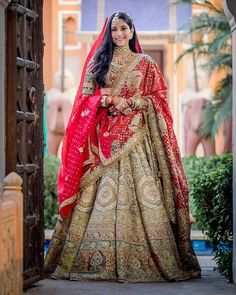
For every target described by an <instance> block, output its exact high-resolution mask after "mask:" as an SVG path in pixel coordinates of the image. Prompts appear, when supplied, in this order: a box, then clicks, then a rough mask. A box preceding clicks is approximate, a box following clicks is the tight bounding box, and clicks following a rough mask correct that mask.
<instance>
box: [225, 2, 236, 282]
mask: <svg viewBox="0 0 236 295" xmlns="http://www.w3.org/2000/svg"><path fill="white" fill-rule="evenodd" d="M223 4H224V11H225V15H226V16H227V18H228V21H229V24H230V27H231V30H232V58H233V109H232V114H233V136H232V138H233V159H234V160H233V161H234V163H233V236H234V241H233V281H234V283H235V284H236V2H235V0H223Z"/></svg>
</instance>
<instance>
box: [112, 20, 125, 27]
mask: <svg viewBox="0 0 236 295" xmlns="http://www.w3.org/2000/svg"><path fill="white" fill-rule="evenodd" d="M122 26H128V24H127V23H126V22H125V21H124V20H123V19H122V18H119V19H117V20H116V21H115V22H113V21H112V23H111V27H112V28H114V27H122Z"/></svg>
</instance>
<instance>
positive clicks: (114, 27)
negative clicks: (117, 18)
mask: <svg viewBox="0 0 236 295" xmlns="http://www.w3.org/2000/svg"><path fill="white" fill-rule="evenodd" d="M127 27H128V25H121V28H127ZM111 28H112V29H116V28H117V26H111Z"/></svg>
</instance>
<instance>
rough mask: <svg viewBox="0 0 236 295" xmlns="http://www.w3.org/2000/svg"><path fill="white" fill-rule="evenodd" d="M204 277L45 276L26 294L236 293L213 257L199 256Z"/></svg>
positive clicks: (174, 294)
mask: <svg viewBox="0 0 236 295" xmlns="http://www.w3.org/2000/svg"><path fill="white" fill-rule="evenodd" d="M198 259H199V262H200V265H201V267H202V278H201V279H192V280H188V281H184V282H177V283H129V284H121V283H112V282H74V281H66V280H62V281H56V280H44V281H41V282H39V283H37V284H35V285H34V286H33V287H31V288H30V289H28V290H27V291H25V293H24V294H25V295H80V294H83V295H118V294H121V295H179V294H180V295H236V285H233V284H228V283H227V282H226V280H225V279H224V277H222V276H220V274H219V273H218V272H217V271H214V270H213V267H214V266H215V262H214V261H213V260H212V257H209V256H199V257H198Z"/></svg>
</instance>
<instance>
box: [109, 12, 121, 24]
mask: <svg viewBox="0 0 236 295" xmlns="http://www.w3.org/2000/svg"><path fill="white" fill-rule="evenodd" d="M118 23H119V14H118V13H116V14H115V16H114V17H113V19H112V22H111V24H112V25H114V26H116V25H117V24H118Z"/></svg>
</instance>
